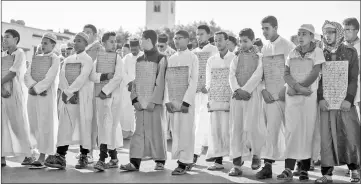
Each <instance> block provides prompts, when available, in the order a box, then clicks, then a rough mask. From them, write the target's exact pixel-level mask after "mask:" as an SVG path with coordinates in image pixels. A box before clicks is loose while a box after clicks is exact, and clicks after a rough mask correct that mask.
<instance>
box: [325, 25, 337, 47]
mask: <svg viewBox="0 0 361 184" xmlns="http://www.w3.org/2000/svg"><path fill="white" fill-rule="evenodd" d="M323 34H324V36H325V40H326V42H327V44H329V45H332V44H334V43H336V29H335V28H326V29H325V30H324V32H323Z"/></svg>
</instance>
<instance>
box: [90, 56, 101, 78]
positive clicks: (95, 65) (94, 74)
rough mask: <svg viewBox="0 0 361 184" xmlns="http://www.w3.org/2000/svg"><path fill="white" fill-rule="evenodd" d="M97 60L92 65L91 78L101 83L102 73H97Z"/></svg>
mask: <svg viewBox="0 0 361 184" xmlns="http://www.w3.org/2000/svg"><path fill="white" fill-rule="evenodd" d="M96 71H97V60H95V61H94V63H93V65H92V71H91V72H90V75H89V79H90V80H91V81H93V82H94V83H100V76H101V75H102V74H101V73H97V72H96Z"/></svg>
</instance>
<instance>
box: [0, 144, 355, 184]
mask: <svg viewBox="0 0 361 184" xmlns="http://www.w3.org/2000/svg"><path fill="white" fill-rule="evenodd" d="M128 152H129V141H128V140H125V142H124V148H123V149H121V150H119V151H118V159H119V160H120V163H122V164H126V163H128V159H129V155H128ZM77 153H78V148H76V147H72V148H71V149H69V152H68V154H67V158H66V159H67V169H66V170H57V169H43V170H29V169H28V168H27V167H24V166H21V165H20V163H21V161H22V160H23V158H20V157H19V158H18V157H14V158H7V166H6V167H3V168H2V169H1V170H2V171H1V176H2V177H1V180H2V182H3V183H76V182H79V183H80V182H81V183H234V182H237V183H281V181H278V180H277V179H276V175H277V174H279V173H281V172H282V171H283V167H284V162H282V161H279V162H276V163H275V164H274V165H273V178H272V179H268V180H257V179H256V178H255V173H256V172H257V171H253V170H251V168H250V165H251V163H250V161H246V162H245V164H244V166H243V176H242V177H229V176H228V175H227V172H228V171H229V170H230V168H231V167H232V164H231V162H230V161H229V159H228V158H225V161H224V165H225V168H226V169H225V170H224V171H208V170H207V169H206V168H207V166H208V165H209V163H206V162H205V161H204V159H205V156H202V157H201V158H200V159H199V160H198V166H196V167H195V168H193V169H192V171H191V172H188V173H187V174H186V175H183V176H171V172H172V170H173V169H174V168H175V167H176V166H177V164H176V161H175V160H171V159H170V158H171V141H168V160H167V163H166V165H165V168H166V169H165V170H164V171H154V170H153V168H154V162H153V161H151V160H149V161H144V162H142V165H141V169H140V172H131V173H130V172H123V171H120V170H119V169H110V170H106V171H105V172H101V173H95V172H94V170H93V168H92V167H91V166H90V167H89V168H88V169H84V170H78V169H75V168H74V166H75V164H76V163H77V160H76V159H75V155H76V154H77ZM98 154H99V152H98V151H96V152H95V154H94V156H95V160H96V159H97V158H98ZM335 170H336V171H335V173H334V174H335V175H334V177H333V179H334V183H341V182H342V183H344V182H348V181H349V180H348V177H346V176H345V173H346V171H347V169H346V167H345V166H342V167H336V168H335ZM309 174H310V179H311V180H310V181H309V182H308V183H313V182H314V180H315V179H316V178H318V177H320V176H321V174H320V168H319V167H316V170H315V171H314V172H310V173H309ZM293 183H300V182H299V181H298V177H294V181H293Z"/></svg>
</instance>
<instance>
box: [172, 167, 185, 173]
mask: <svg viewBox="0 0 361 184" xmlns="http://www.w3.org/2000/svg"><path fill="white" fill-rule="evenodd" d="M186 173H187V171H186V170H185V169H182V168H180V167H177V168H175V169H174V171H172V175H184V174H186Z"/></svg>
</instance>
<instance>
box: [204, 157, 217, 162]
mask: <svg viewBox="0 0 361 184" xmlns="http://www.w3.org/2000/svg"><path fill="white" fill-rule="evenodd" d="M214 161H216V157H211V158H207V159H206V162H214Z"/></svg>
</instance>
